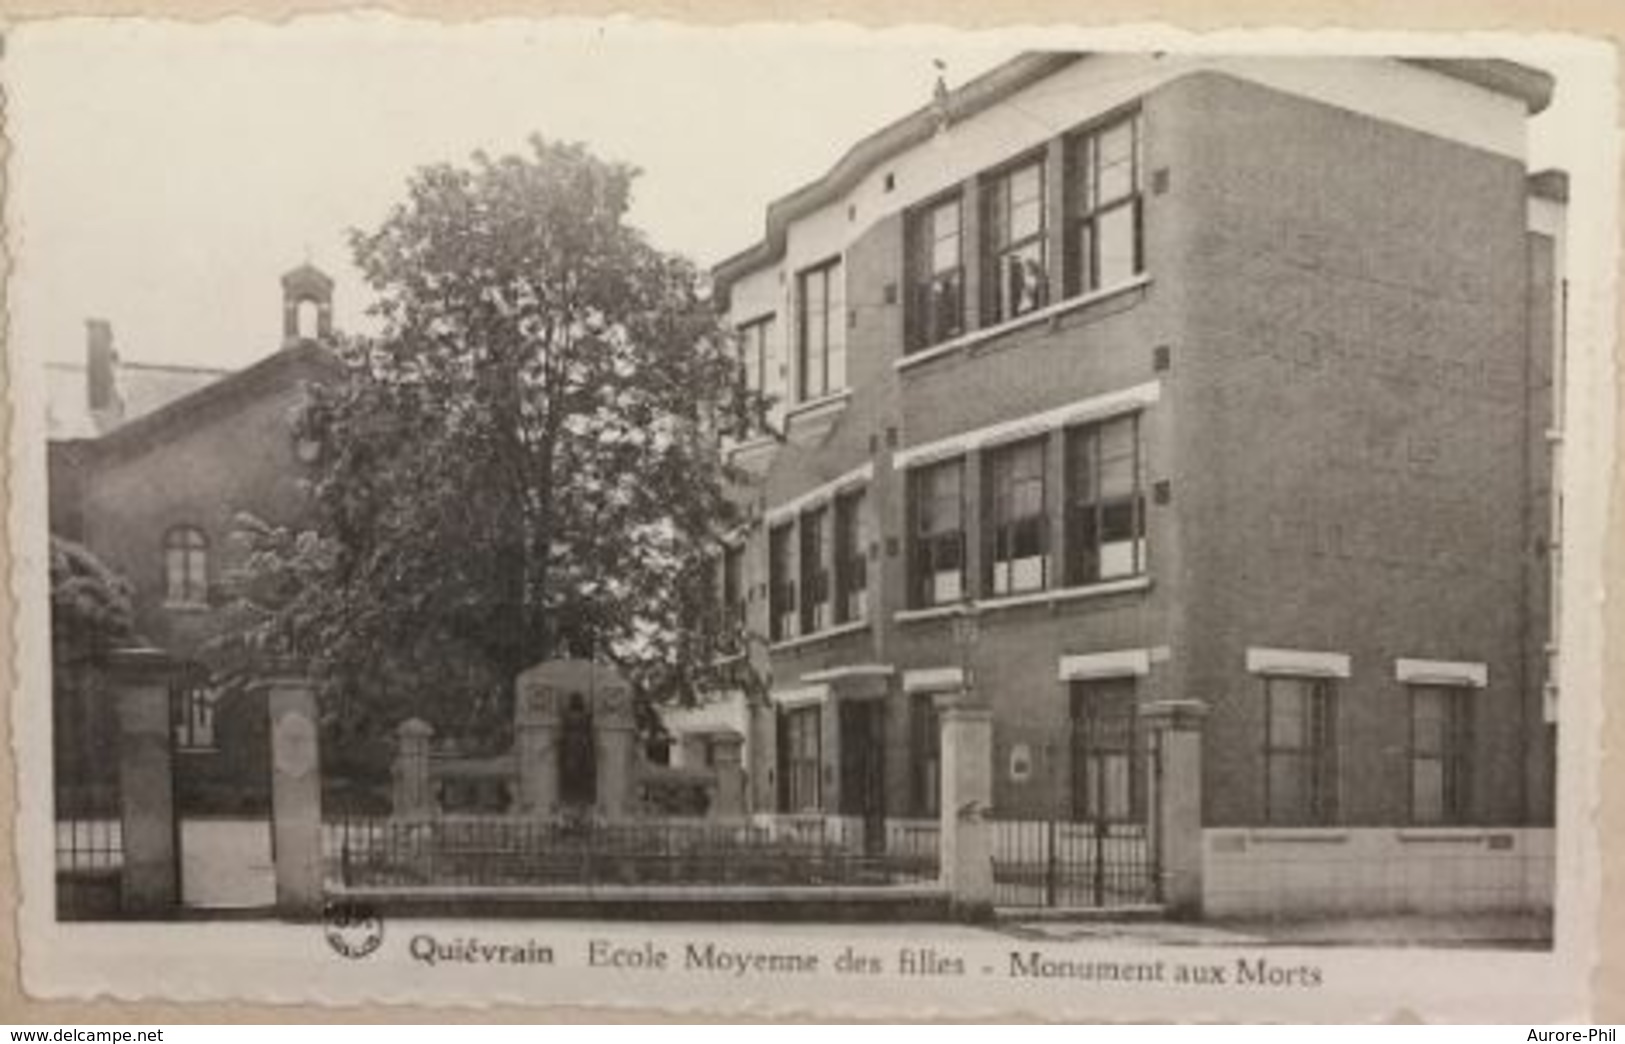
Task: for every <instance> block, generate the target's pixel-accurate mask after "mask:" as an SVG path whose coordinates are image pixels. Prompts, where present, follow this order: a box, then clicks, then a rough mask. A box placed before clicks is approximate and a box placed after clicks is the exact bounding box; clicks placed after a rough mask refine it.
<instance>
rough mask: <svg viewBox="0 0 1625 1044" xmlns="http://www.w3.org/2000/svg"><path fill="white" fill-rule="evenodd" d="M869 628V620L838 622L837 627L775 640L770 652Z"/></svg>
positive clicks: (812, 643)
mask: <svg viewBox="0 0 1625 1044" xmlns="http://www.w3.org/2000/svg"><path fill="white" fill-rule="evenodd" d="M868 629H869V621H868V620H854V621H853V622H851V623H844V624H838V625H836V626H835V627H826V628H824V629H823V630H822V631H814V632H813V633H812V634H803V635H800V636H798V637H795V638H786V639H784V640H783V641H780V642H774V643H773V644H772V645H770V646H768V650H769V651H770V652H787V651H789V650H791V649H799V648H800V647H802V646H804V645H814V644H817V643H818V642H822V641H827V640H829V639H832V638H839V637H841V636H842V635H846V634H856V633H858V632H859V631H867V630H868Z"/></svg>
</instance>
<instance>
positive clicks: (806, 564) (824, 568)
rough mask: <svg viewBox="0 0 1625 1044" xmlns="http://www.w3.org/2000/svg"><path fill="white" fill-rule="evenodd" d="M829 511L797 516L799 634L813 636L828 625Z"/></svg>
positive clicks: (821, 509) (816, 511) (822, 509)
mask: <svg viewBox="0 0 1625 1044" xmlns="http://www.w3.org/2000/svg"><path fill="white" fill-rule="evenodd" d="M831 557H832V556H831V554H830V527H829V508H827V507H821V508H816V509H814V510H812V511H809V512H807V513H806V514H804V515H802V516H801V633H802V634H816V633H817V632H819V631H822V630H823V629H824V628H826V627H828V626H829V610H830V605H829V602H830V582H829V567H830V560H831Z"/></svg>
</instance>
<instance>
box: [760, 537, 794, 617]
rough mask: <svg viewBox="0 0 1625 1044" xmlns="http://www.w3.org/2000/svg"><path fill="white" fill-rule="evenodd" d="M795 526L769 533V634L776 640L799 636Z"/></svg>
mask: <svg viewBox="0 0 1625 1044" xmlns="http://www.w3.org/2000/svg"><path fill="white" fill-rule="evenodd" d="M795 532H796V530H795V526H793V525H788V524H786V525H782V526H774V527H773V528H772V529H771V530H769V532H768V535H767V588H768V590H767V602H768V616H769V623H768V630H769V637H770V638H772V640H773V641H775V642H782V641H786V640H788V639H790V638H794V637H795V636H796V620H797V618H798V614H797V608H796V574H795V543H794V540H795Z"/></svg>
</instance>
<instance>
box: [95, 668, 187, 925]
mask: <svg viewBox="0 0 1625 1044" xmlns="http://www.w3.org/2000/svg"><path fill="white" fill-rule="evenodd" d="M107 668H108V675H109V679H110V681H111V683H112V688H113V691H114V693H115V694H116V696H117V708H118V730H119V744H118V752H119V764H118V774H119V821H120V826H121V829H122V830H123V835H124V872H123V873H122V874H121V875H120V886H119V887H120V896H119V902H120V905H121V909H122V910H123V912H124V913H125V914H127V915H131V916H136V917H153V916H162V915H164V914H166V913H170V912H172V911H173V910H174V909H175V907H176V905H177V904H178V901H179V898H180V865H179V860H180V852H179V850H178V848H177V846H176V844H175V836H176V833H177V832H178V830H179V826H180V824H179V823H178V822H177V821H176V818H175V817H176V815H177V814H178V810H177V808H176V806H175V777H174V775H173V773H172V771H171V760H170V759H171V757H172V751H171V746H172V744H173V738H172V736H171V734H170V730H171V728H172V723H171V719H170V707H169V684H170V681H171V679H172V678H173V677H174V661H172V660H171V659H170V658H169V657H168V656H167V655H165V654H164V653H163V652H161V651H159V650H157V649H118V650H115V651H114V652H112V653H111V654H109V656H108V661H107Z"/></svg>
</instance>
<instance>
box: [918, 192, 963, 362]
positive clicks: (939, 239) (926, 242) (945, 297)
mask: <svg viewBox="0 0 1625 1044" xmlns="http://www.w3.org/2000/svg"><path fill="white" fill-rule="evenodd" d="M909 237H910V244H909V250H910V257H909V262H908V264H909V271H910V282H909V286H910V291H909V302H908V304H909V308H910V326H909V345H908V346H909V348H911V349H914V348H927V347H930V346H931V345H933V344H940V343H941V342H943V341H946V340H948V339H949V338H952V337H957V336H958V335H959V334H961V333H963V332H964V330H965V260H964V230H963V222H962V220H961V204H960V199H959V197H958V196H955V197H954V198H952V199H949V200H945V201H943V202H940V203H934V204H932V205H931V206H929V207H927V208H926V209H925V210H922V211H920V212H919V213H917V214H915V215H914V216H913V217H912V218H911V220H910V226H909Z"/></svg>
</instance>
